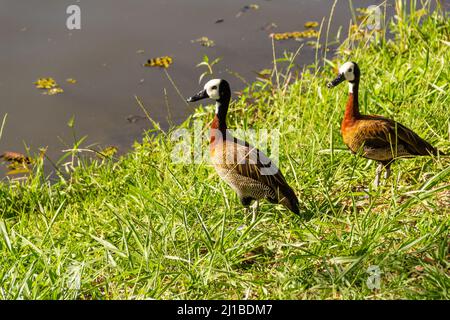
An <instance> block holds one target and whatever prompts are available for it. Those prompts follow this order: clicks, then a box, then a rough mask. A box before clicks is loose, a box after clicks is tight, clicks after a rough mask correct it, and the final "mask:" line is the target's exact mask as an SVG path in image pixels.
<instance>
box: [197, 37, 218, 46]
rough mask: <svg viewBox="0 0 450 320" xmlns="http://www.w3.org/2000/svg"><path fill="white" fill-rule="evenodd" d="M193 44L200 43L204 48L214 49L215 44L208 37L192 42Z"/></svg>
mask: <svg viewBox="0 0 450 320" xmlns="http://www.w3.org/2000/svg"><path fill="white" fill-rule="evenodd" d="M191 42H192V43H194V42H197V43H200V44H201V45H202V46H204V47H208V48H209V47H214V46H215V43H214V41H213V40H211V39H209V38H208V37H200V38H198V39H195V40H191Z"/></svg>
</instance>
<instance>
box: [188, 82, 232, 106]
mask: <svg viewBox="0 0 450 320" xmlns="http://www.w3.org/2000/svg"><path fill="white" fill-rule="evenodd" d="M206 98H211V99H214V100H216V101H218V102H222V103H226V104H228V103H229V101H230V98H231V89H230V85H229V83H228V82H227V81H226V80H223V79H213V80H210V81H208V82H207V83H206V84H205V86H204V88H203V90H202V91H200V92H199V93H197V94H196V95H194V96H192V97H190V98H188V99H187V100H186V101H187V102H195V101H198V100H202V99H206Z"/></svg>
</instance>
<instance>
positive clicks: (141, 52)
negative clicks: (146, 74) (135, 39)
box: [136, 49, 145, 54]
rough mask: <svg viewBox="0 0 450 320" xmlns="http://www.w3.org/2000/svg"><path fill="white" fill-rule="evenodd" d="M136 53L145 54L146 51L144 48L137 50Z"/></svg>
mask: <svg viewBox="0 0 450 320" xmlns="http://www.w3.org/2000/svg"><path fill="white" fill-rule="evenodd" d="M136 53H137V54H143V53H145V51H144V50H143V49H139V50H136Z"/></svg>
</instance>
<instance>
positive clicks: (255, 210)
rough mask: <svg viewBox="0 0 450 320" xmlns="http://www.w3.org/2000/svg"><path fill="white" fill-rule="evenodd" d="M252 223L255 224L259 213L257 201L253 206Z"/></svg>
mask: <svg viewBox="0 0 450 320" xmlns="http://www.w3.org/2000/svg"><path fill="white" fill-rule="evenodd" d="M251 207H252V222H251V224H253V223H254V222H255V221H256V214H257V213H258V210H259V200H256V201H255V202H254V203H253V204H252V206H251Z"/></svg>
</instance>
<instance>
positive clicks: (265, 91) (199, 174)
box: [0, 8, 450, 299]
mask: <svg viewBox="0 0 450 320" xmlns="http://www.w3.org/2000/svg"><path fill="white" fill-rule="evenodd" d="M398 10H399V12H398V16H399V19H398V20H396V23H395V24H391V25H389V26H388V28H389V31H390V32H393V39H391V40H389V41H387V40H384V37H383V36H382V35H381V34H380V35H378V36H377V37H378V40H377V41H368V39H367V38H364V37H366V36H367V35H359V34H358V33H357V32H354V33H352V35H351V36H350V37H349V39H347V40H345V41H344V43H343V44H342V47H341V49H340V50H339V51H338V52H337V53H336V56H334V53H333V52H331V51H330V52H328V53H327V56H328V58H329V59H330V60H327V61H328V62H327V63H326V64H325V65H324V66H323V65H322V64H320V65H319V64H316V65H313V66H310V67H307V68H305V69H304V72H302V73H301V75H299V77H298V79H296V80H295V81H294V82H292V83H290V84H287V83H285V82H286V81H285V80H286V78H287V77H285V76H283V74H284V75H286V74H287V73H286V72H288V71H285V72H284V73H283V72H282V71H281V70H274V73H273V74H274V77H273V79H272V81H263V80H261V81H259V82H255V83H253V84H252V86H251V87H249V88H248V89H246V90H245V91H244V93H243V95H242V96H241V97H240V98H238V99H236V100H235V101H234V102H233V104H232V105H231V108H230V111H229V126H230V127H231V128H241V129H248V128H255V129H272V128H278V129H279V130H280V132H281V133H282V135H281V137H280V150H279V151H280V162H279V166H280V168H281V169H282V171H283V173H284V174H285V176H286V178H287V180H288V182H289V183H290V184H291V185H292V187H293V188H294V190H296V192H297V194H298V196H299V199H300V203H301V211H302V213H303V216H302V217H301V218H300V217H296V216H294V215H292V214H291V213H290V212H287V211H286V210H284V209H283V208H282V207H280V206H273V205H270V204H268V203H266V202H264V203H262V205H261V206H260V214H259V215H258V217H257V221H256V222H255V223H254V224H252V225H251V224H250V220H251V217H249V216H247V215H246V212H245V211H244V209H243V208H242V206H241V205H240V204H239V201H238V199H237V197H236V195H235V194H234V193H233V192H232V191H231V190H230V189H229V188H228V187H227V186H226V185H225V184H224V183H223V182H221V181H220V180H219V178H218V177H217V175H216V174H215V172H214V170H213V168H212V167H211V166H210V165H209V164H208V163H207V162H206V161H203V162H202V163H200V164H195V165H184V164H177V163H173V162H172V161H171V155H172V152H173V148H174V147H175V146H176V144H177V143H178V141H174V140H172V139H170V132H169V133H163V132H159V130H157V129H154V130H150V131H149V132H148V133H147V134H146V135H145V137H144V139H143V142H142V143H140V144H136V145H135V148H134V150H133V151H132V152H130V153H129V154H127V155H125V156H123V157H121V158H120V159H110V158H105V159H97V160H93V161H86V160H84V159H83V158H82V157H81V156H80V154H82V153H79V152H77V150H76V149H75V150H74V151H73V153H72V154H68V156H69V157H68V158H67V159H66V162H67V161H68V162H69V164H68V165H67V166H66V169H67V171H68V172H69V173H70V174H67V173H63V174H61V175H60V178H59V179H58V180H57V181H56V182H53V183H50V181H49V180H48V179H47V178H46V177H45V175H44V174H43V170H42V161H40V162H39V161H38V163H37V164H36V166H35V169H34V172H33V173H32V174H31V175H30V176H29V178H28V179H26V180H25V181H22V182H12V183H10V184H6V183H3V184H0V298H2V299H17V298H23V299H131V298H133V299H145V298H156V299H182V298H189V299H200V298H202V299H218V298H225V299H242V298H251V299H266V298H271V299H282V298H286V299H322V298H327V299H330V298H331V299H335V298H339V299H389V298H413V299H423V298H425V299H449V298H450V290H449V289H450V279H449V271H448V270H449V263H448V257H449V256H448V255H449V252H448V250H449V233H448V228H449V213H450V210H449V207H450V185H449V180H450V166H449V164H450V160H449V159H448V158H443V157H442V158H434V159H433V158H417V159H411V160H400V161H398V162H397V163H396V164H395V165H394V166H393V176H392V177H391V178H390V179H389V180H388V181H387V182H386V183H385V184H384V185H383V187H381V188H380V189H379V190H371V191H370V192H364V191H363V190H362V189H363V188H362V187H365V186H370V184H371V182H372V180H373V177H374V174H375V164H374V163H371V162H368V161H367V160H365V159H362V158H359V157H355V156H353V155H351V154H350V153H349V152H348V151H347V150H346V148H345V146H344V144H343V142H342V138H341V136H340V131H339V127H340V121H341V119H342V116H343V108H344V104H345V100H346V95H347V88H344V86H342V87H339V88H336V89H335V90H328V89H326V87H325V83H326V82H327V81H328V80H330V79H332V78H333V76H334V71H333V66H336V65H338V64H340V63H341V62H344V61H347V60H350V59H351V60H353V61H357V62H358V64H359V66H360V67H361V71H362V82H361V92H360V95H361V97H360V98H361V102H362V103H361V104H362V112H364V113H377V114H382V115H385V116H389V117H391V118H393V119H395V120H397V121H399V122H401V123H403V124H404V125H406V126H408V127H410V128H412V129H413V130H414V131H416V132H418V133H419V134H420V135H421V136H422V137H423V138H425V139H427V140H428V141H430V142H431V143H432V144H434V145H435V146H437V147H439V148H440V149H442V150H443V151H446V152H448V151H450V142H449V135H450V120H449V118H450V111H449V110H450V109H449V105H450V88H449V83H450V63H449V61H450V21H449V19H448V18H444V17H443V16H442V15H441V14H439V13H438V12H434V13H432V14H429V15H425V16H422V15H421V14H422V13H423V12H420V11H419V10H416V11H413V13H411V14H410V15H406V14H405V13H404V12H403V10H404V9H402V8H398ZM322 29H326V24H324V26H323V28H322ZM322 37H324V35H323V36H322ZM360 37H363V38H362V39H361V38H360ZM361 40H362V41H361ZM300 54H301V51H300ZM331 57H333V59H331ZM144 104H145V102H144ZM212 113H213V108H212V107H211V106H206V107H204V108H203V107H200V108H198V109H196V111H195V112H194V113H193V116H192V117H190V118H189V119H187V120H186V121H185V123H183V124H182V125H181V126H180V127H178V129H179V128H184V129H186V130H188V131H192V130H193V123H194V121H195V120H202V121H203V123H204V126H203V131H204V133H205V134H206V133H207V132H208V127H207V124H208V123H209V121H210V120H211V119H212ZM203 149H207V141H205V142H204V145H203ZM370 266H377V267H378V268H379V270H380V272H381V276H380V288H379V289H376V290H372V289H370V288H369V287H368V286H367V284H366V281H367V280H368V279H369V277H370V276H371V275H370V274H369V273H368V272H367V270H368V268H369V267H370Z"/></svg>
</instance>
